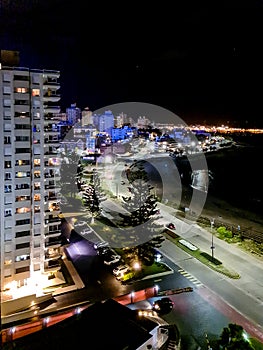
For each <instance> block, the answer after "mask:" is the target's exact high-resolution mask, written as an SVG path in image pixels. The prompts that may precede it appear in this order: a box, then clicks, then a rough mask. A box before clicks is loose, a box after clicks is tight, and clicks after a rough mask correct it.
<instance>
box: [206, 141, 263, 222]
mask: <svg viewBox="0 0 263 350" xmlns="http://www.w3.org/2000/svg"><path fill="white" fill-rule="evenodd" d="M233 140H235V142H236V146H235V147H231V148H228V149H223V150H220V151H216V152H213V153H208V154H206V161H207V166H208V170H209V173H210V175H211V176H210V181H209V188H208V194H209V193H210V194H211V195H213V196H215V197H218V198H220V199H223V200H225V201H226V202H228V203H229V204H232V205H233V206H235V207H238V208H242V209H246V210H249V211H253V212H256V213H258V214H262V215H263V176H262V170H261V166H262V160H263V135H250V136H234V137H233Z"/></svg>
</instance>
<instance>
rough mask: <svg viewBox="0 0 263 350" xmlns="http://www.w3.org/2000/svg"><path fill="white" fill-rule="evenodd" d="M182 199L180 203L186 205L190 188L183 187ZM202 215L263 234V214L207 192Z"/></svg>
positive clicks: (190, 191)
mask: <svg viewBox="0 0 263 350" xmlns="http://www.w3.org/2000/svg"><path fill="white" fill-rule="evenodd" d="M183 192H184V194H183V196H182V198H183V200H182V201H181V203H180V204H181V205H182V206H185V207H188V206H189V203H190V201H191V198H192V190H190V189H189V188H188V189H187V188H184V190H183ZM201 216H202V217H206V218H208V219H212V218H213V219H215V220H216V221H221V222H222V223H226V224H229V225H231V226H234V227H236V228H237V227H238V226H240V227H241V229H245V228H249V229H252V230H255V231H258V232H260V233H262V235H263V216H262V215H261V216H260V215H259V214H256V213H254V212H251V211H248V210H244V209H241V208H237V207H234V206H233V205H230V204H229V203H227V202H226V201H224V200H222V199H220V198H217V197H214V196H212V195H210V194H209V193H208V194H207V197H206V202H205V205H204V208H203V210H202V212H201Z"/></svg>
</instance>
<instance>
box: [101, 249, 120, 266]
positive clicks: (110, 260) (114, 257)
mask: <svg viewBox="0 0 263 350" xmlns="http://www.w3.org/2000/svg"><path fill="white" fill-rule="evenodd" d="M120 260H121V256H120V255H118V254H116V252H115V251H114V250H113V249H109V251H108V252H107V253H106V254H104V255H103V262H104V264H105V265H113V264H117V263H118V262H119V261H120Z"/></svg>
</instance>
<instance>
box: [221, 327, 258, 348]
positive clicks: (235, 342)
mask: <svg viewBox="0 0 263 350" xmlns="http://www.w3.org/2000/svg"><path fill="white" fill-rule="evenodd" d="M217 343H218V345H219V349H224V350H225V349H233V350H253V349H254V347H253V346H252V345H251V344H250V343H249V341H248V340H247V339H246V338H245V337H244V329H243V327H242V326H240V325H238V324H235V323H229V324H228V327H224V328H223V330H222V333H221V335H220V339H219V340H218V341H217Z"/></svg>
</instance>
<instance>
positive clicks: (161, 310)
mask: <svg viewBox="0 0 263 350" xmlns="http://www.w3.org/2000/svg"><path fill="white" fill-rule="evenodd" d="M173 306H174V302H173V301H172V299H170V298H168V297H164V298H161V299H157V300H155V301H154V302H153V305H152V309H153V310H154V311H156V312H157V313H158V314H160V315H165V314H168V313H169V312H170V311H172V309H173Z"/></svg>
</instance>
